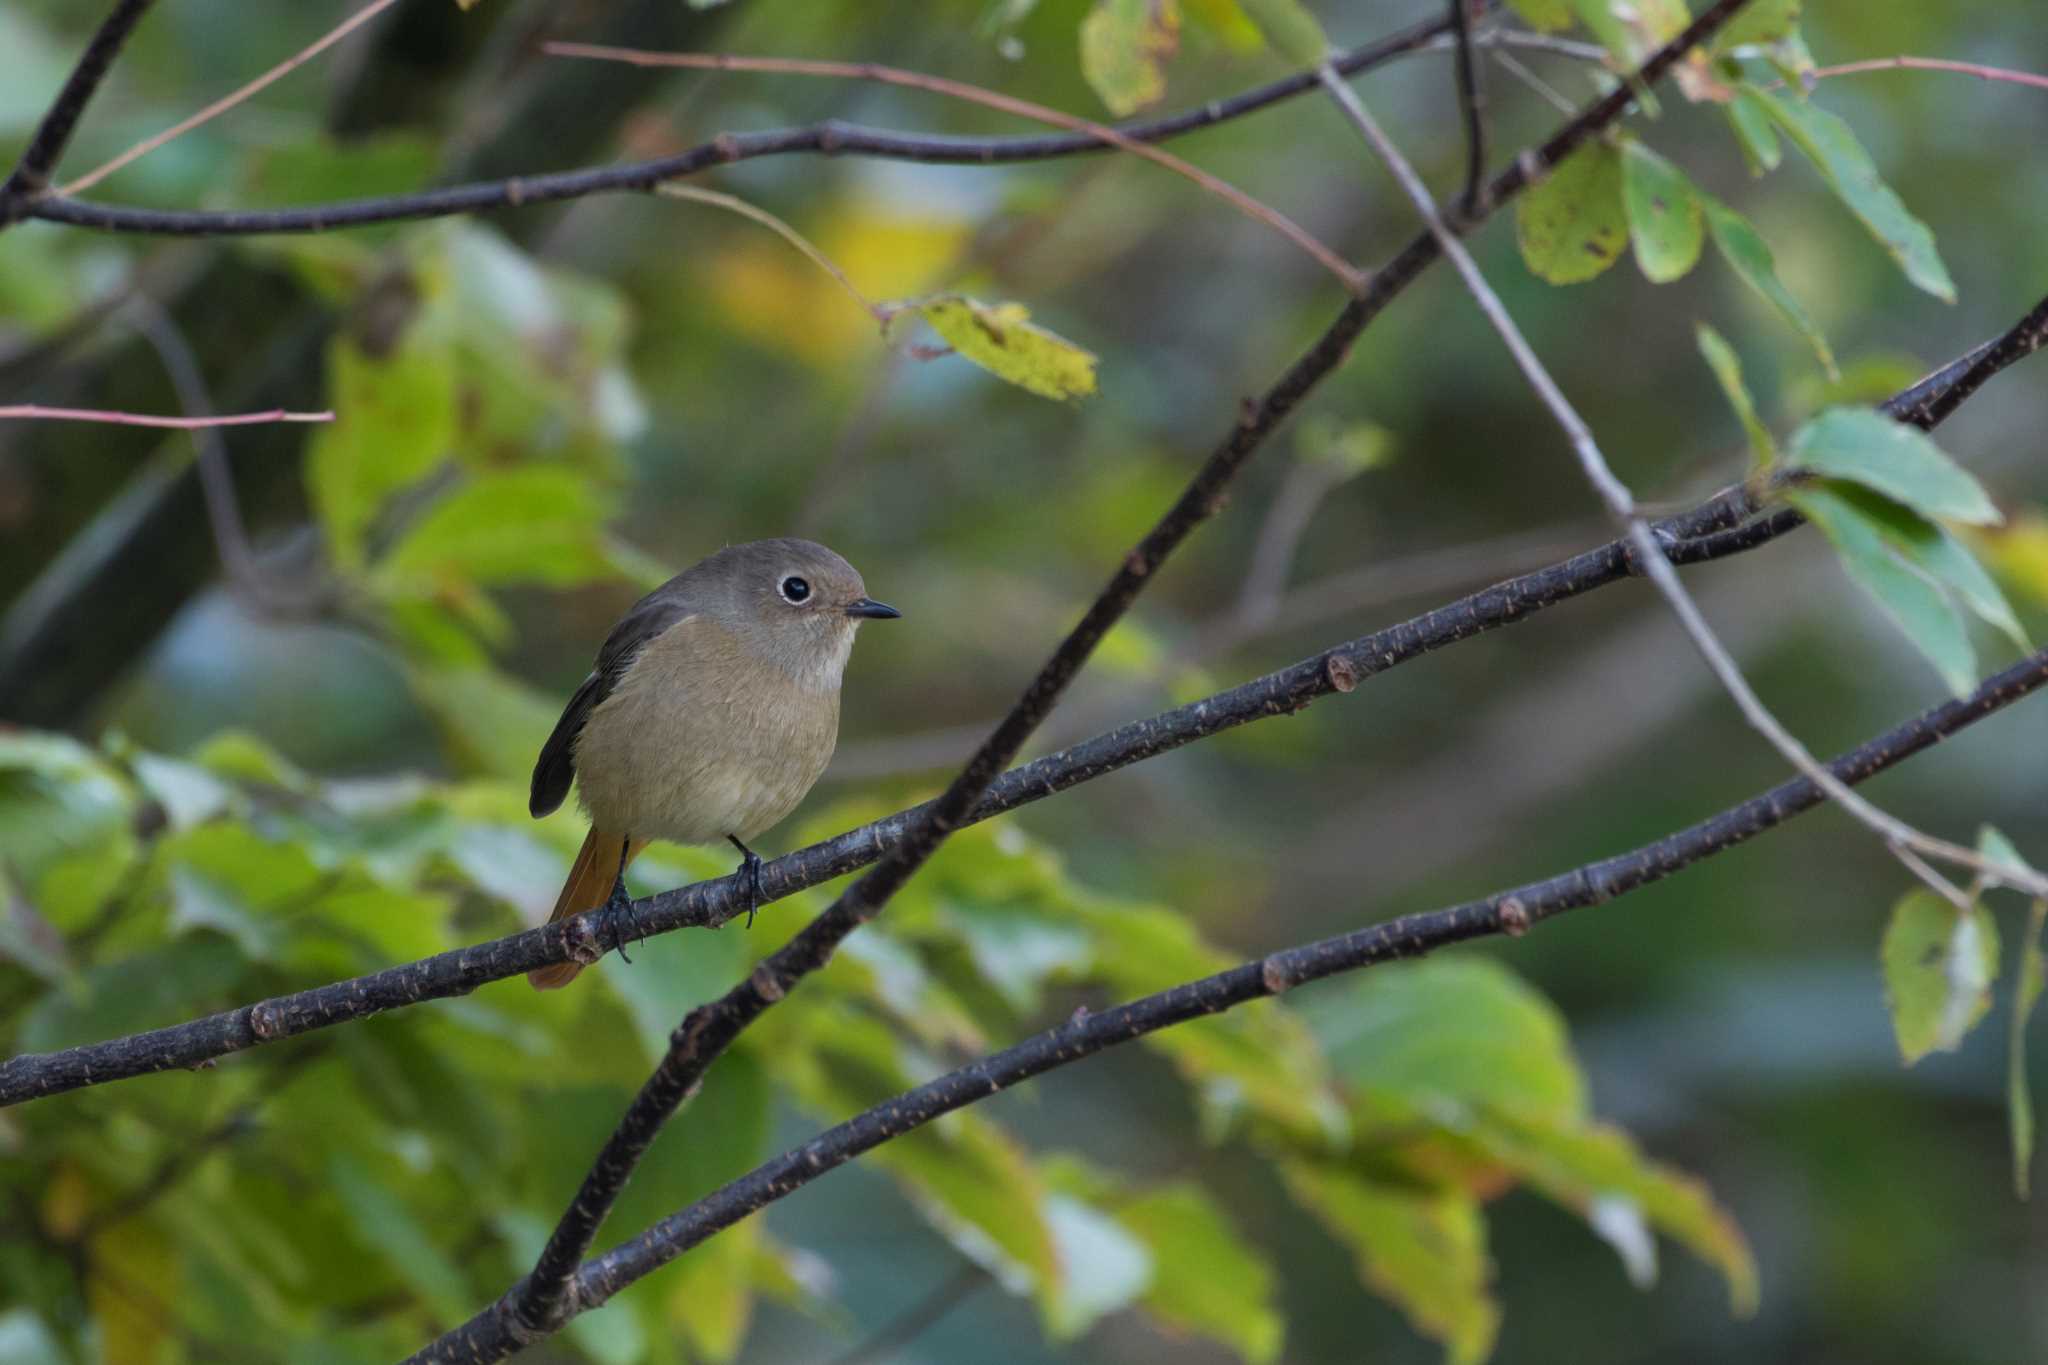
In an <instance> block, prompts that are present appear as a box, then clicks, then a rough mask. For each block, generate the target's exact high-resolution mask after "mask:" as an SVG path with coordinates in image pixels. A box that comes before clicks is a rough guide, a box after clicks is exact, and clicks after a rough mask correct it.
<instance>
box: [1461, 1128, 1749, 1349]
mask: <svg viewBox="0 0 2048 1365" xmlns="http://www.w3.org/2000/svg"><path fill="white" fill-rule="evenodd" d="M1472 1136H1473V1138H1474V1139H1475V1141H1476V1142H1477V1143H1478V1144H1479V1146H1480V1147H1481V1148H1482V1149H1484V1150H1485V1151H1486V1152H1487V1153H1488V1155H1490V1156H1492V1157H1493V1158H1494V1159H1495V1160H1497V1161H1499V1162H1500V1163H1501V1164H1502V1165H1503V1166H1506V1167H1507V1168H1508V1169H1510V1170H1512V1171H1513V1172H1514V1173H1515V1174H1516V1175H1518V1176H1520V1177H1521V1178H1522V1179H1523V1180H1525V1181H1527V1182H1528V1183H1529V1184H1530V1185H1531V1186H1532V1187H1534V1188H1535V1189H1537V1190H1540V1191H1541V1192H1542V1193H1543V1194H1544V1195H1546V1196H1547V1197H1549V1198H1550V1199H1553V1200H1555V1201H1556V1202H1558V1203H1560V1204H1563V1205H1564V1206H1566V1207H1567V1208H1571V1209H1574V1210H1576V1211H1577V1212H1578V1213H1579V1214H1580V1215H1581V1216H1582V1217H1584V1218H1585V1219H1586V1220H1587V1221H1588V1223H1590V1224H1592V1225H1593V1226H1594V1230H1595V1231H1596V1232H1599V1233H1600V1234H1601V1235H1602V1236H1603V1237H1607V1238H1608V1239H1609V1240H1611V1241H1614V1242H1616V1244H1617V1250H1622V1249H1623V1248H1628V1249H1627V1250H1623V1259H1624V1263H1628V1261H1629V1258H1630V1257H1631V1256H1641V1255H1643V1253H1642V1252H1641V1251H1640V1249H1639V1248H1637V1247H1636V1245H1635V1244H1634V1243H1633V1242H1632V1241H1631V1240H1630V1234H1629V1232H1628V1231H1626V1230H1627V1229H1629V1228H1630V1226H1631V1223H1633V1224H1634V1226H1635V1227H1643V1226H1645V1225H1646V1226H1648V1227H1654V1228H1655V1229H1656V1230H1657V1231H1659V1232H1662V1233H1663V1234H1664V1235H1665V1236H1667V1237H1670V1238H1671V1239H1673V1240H1674V1241H1676V1242H1678V1243H1680V1244H1681V1245H1683V1246H1684V1247H1686V1248H1687V1249H1688V1250H1690V1251H1692V1252H1693V1254H1695V1255H1697V1256H1698V1257H1699V1258H1700V1259H1701V1260H1704V1261H1706V1262H1707V1263H1708V1264H1710V1265H1712V1266H1714V1267H1716V1268H1717V1269H1719V1270H1720V1272H1721V1274H1722V1276H1723V1277H1724V1278H1725V1279H1726V1280H1727V1282H1728V1297H1729V1299H1730V1301H1731V1304H1732V1306H1733V1308H1734V1310H1735V1311H1736V1312H1737V1313H1740V1314H1745V1315H1746V1314H1748V1313H1751V1312H1754V1311H1755V1309H1756V1302H1757V1275H1756V1262H1755V1259H1754V1258H1753V1257H1752V1256H1751V1254H1750V1250H1749V1244H1748V1243H1747V1242H1746V1241H1745V1240H1744V1239H1743V1236H1742V1229H1740V1228H1739V1227H1737V1226H1736V1225H1735V1220H1734V1219H1733V1218H1731V1217H1730V1216H1729V1215H1728V1213H1727V1211H1726V1210H1724V1209H1722V1208H1721V1207H1720V1206H1719V1205H1717V1204H1715V1203H1714V1200H1713V1197H1712V1196H1711V1195H1710V1194H1709V1193H1708V1192H1707V1188H1706V1186H1705V1185H1703V1184H1702V1183H1700V1182H1699V1181H1698V1180H1695V1179H1693V1178H1692V1177H1690V1176H1687V1175H1684V1174H1682V1173H1680V1172H1678V1171H1674V1170H1672V1169H1671V1168H1669V1167H1667V1166H1662V1165H1659V1164H1658V1163H1657V1162H1654V1161H1651V1160H1649V1159H1648V1158H1646V1157H1644V1156H1643V1155H1642V1153H1641V1152H1639V1151H1638V1150H1637V1149H1636V1145H1635V1143H1634V1142H1633V1141H1631V1140H1630V1138H1629V1136H1628V1134H1626V1133H1624V1132H1622V1131H1621V1130H1620V1129H1618V1128H1610V1127H1607V1126H1606V1125H1604V1124H1590V1125H1587V1126H1585V1127H1582V1128H1558V1127H1553V1126H1547V1125H1542V1124H1531V1123H1526V1122H1522V1121H1519V1120H1516V1119H1513V1118H1511V1117H1506V1116H1502V1115H1494V1114H1489V1115H1486V1116H1485V1117H1483V1118H1482V1119H1481V1120H1480V1122H1479V1123H1478V1124H1477V1125H1475V1127H1474V1128H1473V1130H1472ZM1655 1255H1656V1252H1655V1244H1654V1243H1650V1244H1649V1250H1648V1252H1647V1268H1648V1270H1649V1275H1650V1277H1651V1278H1652V1279H1654V1277H1655V1273H1656V1272H1655V1266H1656V1261H1655ZM1642 1267H1643V1262H1641V1261H1638V1262H1636V1263H1635V1264H1632V1265H1631V1266H1630V1269H1631V1278H1632V1279H1637V1278H1638V1277H1639V1273H1640V1270H1641V1269H1642ZM1639 1287H1641V1286H1640V1285H1639Z"/></svg>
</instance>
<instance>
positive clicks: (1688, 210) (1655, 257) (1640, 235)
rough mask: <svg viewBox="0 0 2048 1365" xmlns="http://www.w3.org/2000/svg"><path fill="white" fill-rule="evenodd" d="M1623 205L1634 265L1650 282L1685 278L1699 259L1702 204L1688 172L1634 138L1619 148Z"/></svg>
mask: <svg viewBox="0 0 2048 1365" xmlns="http://www.w3.org/2000/svg"><path fill="white" fill-rule="evenodd" d="M1621 203H1622V208H1623V209H1624V210H1625V211H1626V212H1627V215H1628V232H1629V240H1630V241H1631V242H1633V243H1634V245H1635V250H1636V264H1637V266H1639V267H1641V269H1642V272H1643V275H1644V277H1645V278H1646V279H1648V280H1649V281H1650V282H1651V283H1652V284H1669V283H1670V282H1671V281H1673V280H1676V279H1680V278H1682V277H1683V276H1684V275H1685V273H1686V272H1687V271H1689V270H1691V269H1692V268H1693V266H1694V265H1695V264H1696V263H1697V262H1698V261H1699V258H1700V240H1701V236H1702V233H1701V229H1700V201H1699V195H1698V194H1697V193H1696V192H1695V191H1694V189H1693V187H1692V181H1690V180H1688V179H1686V176H1685V172H1684V171H1681V170H1679V169H1678V167H1676V166H1674V165H1672V164H1671V163H1670V162H1669V161H1666V160H1665V159H1664V158H1663V157H1661V156H1659V155H1657V154H1656V153H1655V152H1653V151H1651V150H1650V149H1649V148H1648V147H1645V146H1644V145H1643V144H1642V143H1640V142H1638V141H1636V140H1635V139H1634V138H1629V139H1627V140H1625V141H1624V142H1623V143H1622V144H1621Z"/></svg>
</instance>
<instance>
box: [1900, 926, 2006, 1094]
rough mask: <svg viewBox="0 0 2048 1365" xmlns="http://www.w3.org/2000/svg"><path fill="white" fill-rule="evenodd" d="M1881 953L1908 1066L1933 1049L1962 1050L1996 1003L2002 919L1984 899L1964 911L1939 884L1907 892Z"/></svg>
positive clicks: (1902, 1052) (1903, 1054)
mask: <svg viewBox="0 0 2048 1365" xmlns="http://www.w3.org/2000/svg"><path fill="white" fill-rule="evenodd" d="M1880 957H1881V959H1882V961H1883V964H1884V981H1885V996H1886V998H1887V1000H1888V1002H1889V1003H1890V1005H1891V1011H1892V1029H1893V1031H1894V1032H1895V1033H1896V1034H1897V1035H1898V1039H1899V1053H1900V1055H1901V1056H1902V1057H1904V1058H1905V1059H1906V1064H1907V1065H1908V1066H1910V1065H1912V1064H1913V1063H1914V1062H1917V1061H1919V1060H1920V1059H1921V1058H1922V1057H1925V1056H1926V1055H1927V1054H1928V1053H1930V1052H1953V1051H1955V1050H1956V1048H1958V1047H1960V1046H1961V1045H1962V1041H1963V1035H1964V1034H1966V1033H1968V1032H1969V1031H1970V1029H1971V1027H1972V1026H1973V1025H1974V1024H1976V1022H1977V1021H1978V1020H1979V1019H1982V1018H1983V1017H1984V1012H1985V1011H1986V1010H1988V1009H1990V1008H1991V983H1992V982H1993V981H1994V980H1996V979H1997V977H1998V926H1997V925H1996V924H1995V923H1993V922H1992V919H1991V912H1990V911H1988V910H1986V909H1985V908H1984V907H1983V906H1981V905H1977V906H1972V907H1971V908H1970V909H1969V910H1968V911H1958V910H1957V909H1956V908H1955V907H1954V906H1952V905H1950V904H1949V903H1948V902H1947V901H1945V900H1943V899H1942V898H1941V897H1940V896H1937V895H1935V894H1934V893H1933V892H1932V891H1925V890H1914V891H1909V892H1907V893H1906V894H1905V895H1904V896H1902V897H1901V898H1900V899H1899V903H1898V904H1897V905H1895V906H1893V907H1892V918H1891V923H1890V924H1889V925H1887V926H1886V927H1885V931H1884V944H1883V947H1882V949H1881V951H1880Z"/></svg>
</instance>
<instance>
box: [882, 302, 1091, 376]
mask: <svg viewBox="0 0 2048 1365" xmlns="http://www.w3.org/2000/svg"><path fill="white" fill-rule="evenodd" d="M905 307H906V308H908V309H909V310H911V311H913V312H915V313H917V314H918V315H919V316H920V317H922V318H923V319H924V320H925V321H926V322H928V323H929V324H931V328H932V330H933V331H935V332H937V333H938V334H939V335H940V336H942V337H944V338H945V339H946V342H947V344H948V345H950V346H951V347H952V348H953V349H954V350H955V351H957V352H959V353H960V355H961V356H962V357H963V358H964V359H967V360H970V361H972V362H973V363H975V364H976V365H979V366H981V368H983V369H984V370H987V371H988V372H989V373H990V374H992V375H995V376H996V377H997V378H998V379H1004V380H1008V381H1009V382H1010V383H1012V384H1015V385H1016V386H1017V387H1018V388H1021V389H1025V390H1028V391H1029V392H1031V393H1035V394H1037V395H1039V396H1040V397H1042V398H1059V399H1066V398H1085V397H1087V396H1088V395H1089V394H1092V393H1094V392H1095V357H1094V356H1093V355H1092V354H1090V353H1089V352H1087V351H1084V350H1082V349H1081V348H1080V347H1079V346H1076V345H1074V343H1073V342H1071V341H1068V340H1066V339H1065V338H1064V337H1061V336H1058V335H1056V334H1054V333H1052V332H1048V331H1046V330H1045V329H1044V328H1043V327H1039V326H1036V325H1034V324H1033V323H1032V322H1031V321H1030V318H1031V314H1030V313H1029V312H1028V311H1027V310H1026V309H1025V307H1024V305H1023V304H1021V303H997V304H986V303H980V302H977V301H976V300H974V299H970V298H967V297H965V296H964V295H960V294H940V295H936V296H934V297H932V298H928V299H920V300H917V301H915V302H912V303H910V304H907V305H905Z"/></svg>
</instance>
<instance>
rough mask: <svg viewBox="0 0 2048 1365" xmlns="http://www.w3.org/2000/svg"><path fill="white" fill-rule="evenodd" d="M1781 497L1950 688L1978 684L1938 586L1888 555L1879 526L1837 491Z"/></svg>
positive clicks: (1964, 640) (1960, 692) (1960, 691)
mask: <svg viewBox="0 0 2048 1365" xmlns="http://www.w3.org/2000/svg"><path fill="white" fill-rule="evenodd" d="M1786 501H1787V502H1789V503H1791V504H1792V505H1793V506H1794V507H1796V508H1798V509H1799V511H1800V512H1801V513H1802V514H1803V515H1804V516H1805V517H1806V519H1807V520H1808V521H1811V522H1812V523H1813V524H1814V525H1815V526H1818V527H1819V528H1820V529H1821V534H1823V535H1825V536H1826V537H1827V538H1828V541H1829V543H1831V544H1832V545H1833V546H1834V547H1835V553H1836V554H1838V555H1840V556H1841V560H1842V568H1843V570H1844V571H1845V572H1847V573H1848V575H1849V577H1850V579H1851V580H1852V581H1854V582H1855V583H1856V584H1857V585H1858V586H1859V587H1861V588H1862V589H1863V590H1864V591H1865V592H1868V593H1869V594H1870V595H1871V596H1872V597H1874V598H1876V599H1877V603H1878V605H1879V606H1881V607H1883V608H1884V609H1885V611H1886V613H1887V614H1889V615H1890V616H1891V618H1892V620H1893V621H1894V622H1896V623H1897V624H1898V627H1899V629H1900V630H1902V631H1904V632H1905V634H1906V638H1907V639H1908V640H1911V641H1912V642H1913V645H1914V647H1915V648H1916V649H1918V650H1919V651H1920V652H1921V653H1922V654H1924V655H1926V656H1927V660H1928V662H1929V663H1931V664H1933V665H1934V668H1935V671H1936V672H1938V673H1940V674H1941V678H1942V681H1943V682H1945V683H1947V684H1948V688H1949V690H1950V691H1951V692H1953V693H1955V694H1956V695H1957V696H1959V697H1960V696H1965V695H1967V694H1968V693H1969V692H1970V690H1971V689H1972V688H1973V687H1975V686H1976V685H1977V654H1976V651H1975V650H1973V649H1972V648H1971V647H1970V637H1969V635H1968V633H1967V632H1966V631H1965V630H1964V629H1963V622H1962V618H1961V617H1960V616H1959V615H1957V613H1956V610H1955V608H1954V606H1953V605H1952V604H1951V603H1950V602H1949V600H1948V598H1947V597H1946V596H1945V595H1944V594H1943V593H1942V591H1941V589H1940V588H1939V587H1937V586H1936V585H1935V584H1934V583H1932V582H1930V581H1929V580H1928V579H1927V578H1925V577H1923V576H1922V575H1921V574H1918V573H1916V572H1914V571H1913V570H1912V569H1911V568H1908V567H1907V566H1906V564H1905V563H1904V562H1902V561H1901V560H1900V559H1899V558H1898V556H1897V555H1895V554H1893V553H1892V551H1891V549H1890V548H1889V547H1888V546H1887V545H1886V543H1885V532H1884V530H1883V528H1882V527H1881V526H1880V525H1879V524H1878V523H1876V522H1874V521H1872V520H1871V519H1870V518H1869V517H1868V516H1867V515H1865V513H1864V512H1863V511H1862V510H1861V509H1860V508H1859V507H1858V506H1857V505H1856V504H1855V503H1854V502H1851V501H1850V500H1849V499H1848V498H1846V497H1844V496H1843V495H1842V494H1841V493H1840V492H1839V491H1837V490H1836V489H1833V488H1829V487H1826V486H1821V487H1813V488H1806V489H1802V490H1800V491H1799V492H1796V493H1790V494H1787V495H1786Z"/></svg>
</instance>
